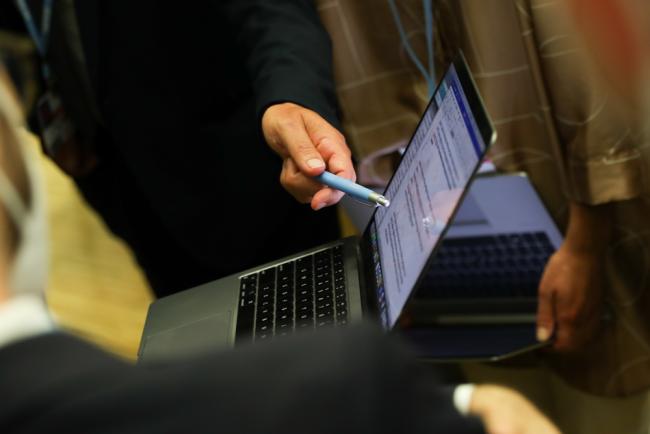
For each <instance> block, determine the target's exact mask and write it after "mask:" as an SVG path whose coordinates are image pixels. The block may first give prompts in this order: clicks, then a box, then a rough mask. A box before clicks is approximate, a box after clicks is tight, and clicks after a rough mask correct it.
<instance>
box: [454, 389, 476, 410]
mask: <svg viewBox="0 0 650 434" xmlns="http://www.w3.org/2000/svg"><path fill="white" fill-rule="evenodd" d="M473 394H474V385H473V384H461V385H460V386H456V389H454V407H456V410H458V412H459V413H460V414H462V415H463V416H467V415H468V414H469V407H470V405H471V403H472V395H473Z"/></svg>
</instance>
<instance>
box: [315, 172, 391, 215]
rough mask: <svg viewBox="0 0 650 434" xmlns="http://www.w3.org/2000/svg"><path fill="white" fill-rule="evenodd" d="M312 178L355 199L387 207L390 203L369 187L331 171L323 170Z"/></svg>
mask: <svg viewBox="0 0 650 434" xmlns="http://www.w3.org/2000/svg"><path fill="white" fill-rule="evenodd" d="M314 179H315V180H316V181H318V182H321V183H323V184H325V185H327V186H329V187H332V188H335V189H337V190H340V191H342V192H343V193H345V194H349V195H350V196H352V197H354V198H356V199H360V200H363V201H365V202H370V203H372V204H376V205H381V206H384V207H388V206H389V205H390V201H389V200H388V199H386V198H385V197H384V196H382V195H381V194H379V193H376V192H374V191H372V190H371V189H369V188H366V187H364V186H362V185H359V184H357V183H355V182H352V181H350V180H349V179H345V178H341V177H340V176H337V175H335V174H333V173H330V172H327V171H325V172H323V173H321V174H320V175H318V176H315V177H314Z"/></svg>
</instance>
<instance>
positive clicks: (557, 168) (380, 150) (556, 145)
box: [318, 0, 650, 396]
mask: <svg viewBox="0 0 650 434" xmlns="http://www.w3.org/2000/svg"><path fill="white" fill-rule="evenodd" d="M318 3H319V7H320V11H321V16H322V18H323V22H324V23H325V25H326V27H327V28H328V30H329V31H330V34H331V36H332V40H333V44H334V56H335V58H334V63H335V76H336V80H337V84H338V95H339V98H340V101H341V106H342V112H343V124H344V128H345V132H346V135H347V137H348V140H349V142H350V144H351V146H352V147H353V149H354V151H355V154H356V156H357V158H358V159H359V160H360V170H359V175H360V179H361V180H362V181H364V182H369V183H375V184H380V183H381V182H382V181H385V179H386V177H387V175H388V174H389V173H390V171H391V170H392V167H393V166H392V159H391V158H389V157H381V156H382V155H385V154H387V153H390V152H391V151H393V150H394V149H396V148H397V147H399V146H403V145H404V143H405V142H406V141H407V140H408V138H409V136H410V134H411V133H412V131H413V130H414V128H415V124H416V122H417V120H418V119H419V115H420V113H421V112H422V111H423V109H424V107H425V105H426V103H427V97H426V96H427V92H426V83H425V81H424V79H423V77H422V76H421V75H420V74H419V73H418V71H417V70H416V68H415V67H414V66H413V64H412V63H411V61H410V60H409V58H408V57H407V55H406V53H405V52H404V50H403V48H402V46H401V43H400V39H399V35H398V33H397V30H396V27H395V24H394V21H393V17H392V16H391V15H390V10H389V7H388V3H387V1H386V0H321V1H319V2H318ZM397 3H398V4H399V11H400V15H401V18H402V22H403V24H404V27H405V29H406V32H407V35H408V37H409V40H410V41H411V43H412V45H413V47H414V48H415V50H416V51H417V53H418V54H419V55H420V56H421V57H420V58H421V59H423V60H424V59H426V50H425V45H424V44H425V39H424V19H423V11H422V2H421V0H401V1H400V0H398V1H397ZM434 4H436V6H437V10H436V23H437V26H436V27H437V28H436V30H437V39H436V48H437V50H436V52H437V54H438V55H437V57H436V62H437V64H438V65H439V66H438V68H437V70H438V71H439V70H441V69H442V68H443V67H444V64H445V63H446V62H447V60H448V58H449V57H450V55H451V54H453V52H454V51H455V47H460V48H462V49H463V51H464V52H465V54H466V56H467V58H468V61H469V64H470V67H471V69H472V71H473V73H474V76H475V79H476V81H477V84H478V85H479V87H480V89H481V92H482V94H483V97H484V99H485V101H486V104H487V106H488V111H489V112H490V114H491V116H492V118H493V120H494V122H495V125H496V127H497V130H498V135H499V138H498V141H497V143H496V145H495V146H494V148H493V150H492V152H491V158H492V159H493V161H494V162H495V164H496V165H497V167H499V168H500V169H502V170H505V171H515V170H525V171H527V172H528V174H529V176H530V177H531V179H532V181H533V182H534V184H535V186H536V187H537V189H538V191H539V192H540V194H541V196H542V198H543V200H544V202H545V203H546V205H547V206H548V208H549V210H550V212H551V214H552V215H553V216H554V218H555V219H556V221H557V222H558V223H559V224H560V226H561V227H563V228H564V226H565V225H566V221H567V210H568V201H575V202H579V203H583V204H588V205H597V204H603V203H609V202H615V203H616V205H615V212H614V214H615V221H614V225H615V228H616V229H615V232H616V234H615V238H614V242H613V243H612V245H611V247H610V249H609V252H608V263H607V279H608V281H607V284H606V287H607V289H606V290H607V304H608V306H609V309H610V311H611V312H612V313H613V319H612V320H611V321H609V322H607V323H605V327H604V331H603V334H602V336H599V337H598V338H597V339H596V340H595V342H594V343H593V344H592V345H591V346H590V347H589V348H588V349H587V350H584V351H582V352H581V353H579V354H576V355H573V356H554V357H546V358H545V359H546V362H547V363H549V364H550V365H551V366H552V367H554V368H555V370H556V372H558V373H559V374H560V375H561V376H563V378H565V380H567V381H568V382H569V383H571V384H573V385H574V386H577V387H579V388H581V389H583V390H586V391H589V392H592V393H597V394H601V395H610V396H613V395H626V394H630V393H633V392H636V391H639V390H642V389H645V388H647V387H648V386H650V292H649V291H648V287H649V286H650V275H649V274H650V249H649V248H648V247H649V246H650V195H648V187H650V179H648V178H647V168H646V167H647V164H646V161H647V143H645V142H644V141H643V140H642V139H641V138H640V137H641V136H640V135H639V134H637V133H636V132H635V130H634V128H633V126H632V125H631V124H629V123H628V122H627V121H626V118H625V116H624V115H623V112H622V110H621V109H620V107H619V105H618V103H617V100H616V99H615V98H614V97H613V95H612V94H610V93H609V92H608V85H607V83H606V82H605V81H604V80H603V79H602V78H601V77H600V75H599V74H598V73H597V72H596V71H597V69H596V67H595V65H594V64H592V62H591V60H590V57H589V56H588V55H587V52H586V50H585V49H584V48H583V47H582V46H581V41H580V38H579V37H578V36H577V35H576V34H575V30H574V28H573V25H572V22H571V20H570V19H569V17H568V14H567V13H566V11H565V9H564V6H565V4H564V2H563V1H562V0H555V1H551V0H448V1H443V0H436V1H434ZM594 236H597V234H594Z"/></svg>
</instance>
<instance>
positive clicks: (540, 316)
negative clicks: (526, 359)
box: [537, 273, 555, 342]
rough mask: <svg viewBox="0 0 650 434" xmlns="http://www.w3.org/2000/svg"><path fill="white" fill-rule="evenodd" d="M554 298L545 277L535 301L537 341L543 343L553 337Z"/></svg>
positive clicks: (550, 285)
mask: <svg viewBox="0 0 650 434" xmlns="http://www.w3.org/2000/svg"><path fill="white" fill-rule="evenodd" d="M554 303H555V296H554V295H553V286H552V284H551V282H549V279H548V278H547V276H546V273H545V275H544V276H543V277H542V281H541V282H540V285H539V296H538V300H537V340H538V341H540V342H545V341H547V340H549V339H550V338H551V336H553V331H554V330H553V329H554V328H555V307H554Z"/></svg>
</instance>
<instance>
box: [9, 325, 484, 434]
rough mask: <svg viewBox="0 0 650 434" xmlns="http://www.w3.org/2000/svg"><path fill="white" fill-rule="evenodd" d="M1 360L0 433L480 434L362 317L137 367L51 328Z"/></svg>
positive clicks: (430, 378) (447, 395)
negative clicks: (359, 323)
mask: <svg viewBox="0 0 650 434" xmlns="http://www.w3.org/2000/svg"><path fill="white" fill-rule="evenodd" d="M0 362H3V364H2V366H3V367H4V368H3V370H2V373H0V390H3V392H4V393H3V396H4V398H5V399H6V401H7V403H8V404H10V405H9V406H4V407H3V408H2V409H0V431H2V432H5V431H7V432H9V431H11V432H84V433H88V432H94V433H99V432H119V433H163V432H164V433H172V432H173V433H176V432H193V433H203V432H218V433H238V434H249V433H285V434H291V433H296V434H305V433H310V434H320V433H323V434H331V433H334V432H336V433H342V434H345V433H350V434H360V433H372V434H382V433H386V434H394V433H415V434H419V433H422V434H435V433H440V434H473V433H481V432H483V431H482V428H481V425H480V423H479V422H478V421H477V420H474V419H469V418H465V417H463V416H461V415H460V414H459V413H458V412H456V410H455V409H454V408H453V404H452V398H451V393H452V392H451V390H452V389H450V388H443V387H441V386H440V384H439V383H438V382H437V380H436V378H435V376H434V375H433V373H432V372H430V371H423V370H422V369H421V368H420V367H419V366H418V365H417V364H416V363H415V362H414V359H413V358H412V357H411V355H410V354H409V353H408V351H407V350H405V349H404V348H403V347H402V346H401V344H400V343H399V342H397V341H394V340H392V339H389V338H388V337H386V336H385V335H383V334H382V333H379V332H378V331H376V330H373V329H368V328H364V327H362V328H355V327H352V328H349V329H346V330H333V331H330V332H325V333H317V334H308V335H304V336H301V337H297V338H291V339H286V340H285V341H282V340H279V341H276V342H273V343H271V344H269V345H263V344H259V345H257V346H254V347H250V348H244V349H239V350H236V351H229V352H223V353H219V354H214V355H211V356H206V357H204V358H202V359H200V360H192V361H187V362H182V363H180V364H179V363H175V364H174V365H172V366H160V367H156V368H146V369H145V368H136V367H132V366H129V365H126V364H124V363H121V362H119V361H117V360H114V359H112V358H111V357H109V356H108V355H106V354H105V353H102V352H101V351H98V350H95V349H93V348H91V347H89V346H88V345H85V344H81V343H80V342H79V341H76V340H72V339H71V338H67V339H63V338H62V337H58V338H56V337H52V338H45V337H44V338H39V339H36V340H33V341H31V342H26V343H23V344H20V345H15V346H13V347H12V348H10V349H7V350H2V351H0ZM24 415H30V416H29V417H23V416H24ZM5 428H7V430H5ZM8 428H12V429H8Z"/></svg>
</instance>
